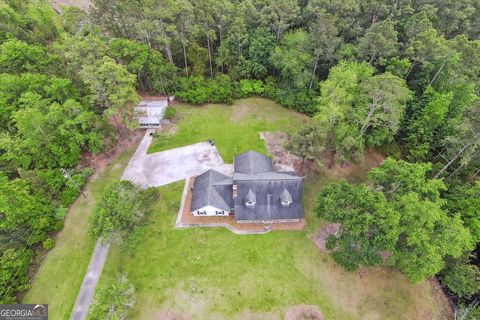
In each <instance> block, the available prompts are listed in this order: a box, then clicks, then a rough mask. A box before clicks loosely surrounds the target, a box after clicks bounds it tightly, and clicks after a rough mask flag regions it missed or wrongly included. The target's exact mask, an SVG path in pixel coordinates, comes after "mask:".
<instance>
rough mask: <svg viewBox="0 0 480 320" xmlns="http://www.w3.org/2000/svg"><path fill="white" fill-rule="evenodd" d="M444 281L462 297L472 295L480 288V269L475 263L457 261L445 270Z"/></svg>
mask: <svg viewBox="0 0 480 320" xmlns="http://www.w3.org/2000/svg"><path fill="white" fill-rule="evenodd" d="M443 283H444V284H445V285H446V286H447V287H448V288H449V289H450V290H452V292H453V293H455V294H456V295H458V296H460V297H470V296H471V295H473V294H475V293H476V292H478V291H479V290H480V269H479V268H478V267H477V266H476V265H473V264H468V263H456V264H454V265H453V266H452V267H450V268H448V269H447V270H446V271H445V275H444V277H443Z"/></svg>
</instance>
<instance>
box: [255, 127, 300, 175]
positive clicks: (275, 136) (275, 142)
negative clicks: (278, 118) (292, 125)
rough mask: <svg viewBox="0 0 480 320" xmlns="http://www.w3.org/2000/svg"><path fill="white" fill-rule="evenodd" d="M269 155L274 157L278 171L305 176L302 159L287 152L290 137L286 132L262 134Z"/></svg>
mask: <svg viewBox="0 0 480 320" xmlns="http://www.w3.org/2000/svg"><path fill="white" fill-rule="evenodd" d="M260 139H262V140H263V141H264V142H265V147H266V148H267V151H268V153H270V154H271V155H272V156H273V165H274V166H275V169H276V170H278V171H295V172H296V173H297V174H299V175H304V174H305V170H304V161H303V159H302V158H301V157H299V156H297V155H294V154H293V153H291V152H289V151H287V150H286V145H287V143H288V141H289V139H290V136H289V135H288V134H286V133H284V132H280V131H276V132H260Z"/></svg>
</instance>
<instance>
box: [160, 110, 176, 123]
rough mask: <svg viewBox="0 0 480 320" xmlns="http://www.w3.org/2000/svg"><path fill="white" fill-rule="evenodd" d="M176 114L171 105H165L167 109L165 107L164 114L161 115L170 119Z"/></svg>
mask: <svg viewBox="0 0 480 320" xmlns="http://www.w3.org/2000/svg"><path fill="white" fill-rule="evenodd" d="M176 115H177V110H176V109H174V108H172V107H167V109H165V114H164V115H163V117H164V118H165V119H167V120H171V119H173V118H175V116H176Z"/></svg>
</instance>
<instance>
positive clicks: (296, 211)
mask: <svg viewBox="0 0 480 320" xmlns="http://www.w3.org/2000/svg"><path fill="white" fill-rule="evenodd" d="M235 183H236V184H237V193H238V196H237V197H236V198H235V199H234V208H235V219H236V220H237V221H242V220H281V219H302V217H303V209H302V178H300V177H296V179H287V180H280V179H275V180H257V181H254V180H248V181H247V180H244V181H235ZM285 189H286V190H287V191H288V193H289V194H290V197H291V201H292V203H291V204H290V205H288V206H283V205H282V197H284V196H285V192H284V190H285ZM249 190H251V191H252V192H253V193H254V194H255V198H256V203H255V206H254V207H247V206H246V205H245V202H244V199H245V197H246V196H247V194H248V193H249Z"/></svg>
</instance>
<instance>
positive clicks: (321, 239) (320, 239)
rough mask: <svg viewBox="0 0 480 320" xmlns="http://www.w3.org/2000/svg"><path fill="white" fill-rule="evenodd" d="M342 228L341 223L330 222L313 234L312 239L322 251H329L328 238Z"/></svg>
mask: <svg viewBox="0 0 480 320" xmlns="http://www.w3.org/2000/svg"><path fill="white" fill-rule="evenodd" d="M338 230H340V223H328V224H326V225H325V226H324V227H323V228H322V229H320V230H319V231H318V232H317V233H315V234H314V235H313V236H312V241H313V242H314V243H315V245H316V246H317V247H318V249H320V251H322V252H325V253H329V252H330V250H328V249H327V246H326V245H327V238H328V237H329V236H331V235H334V234H336V233H337V232H338Z"/></svg>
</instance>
